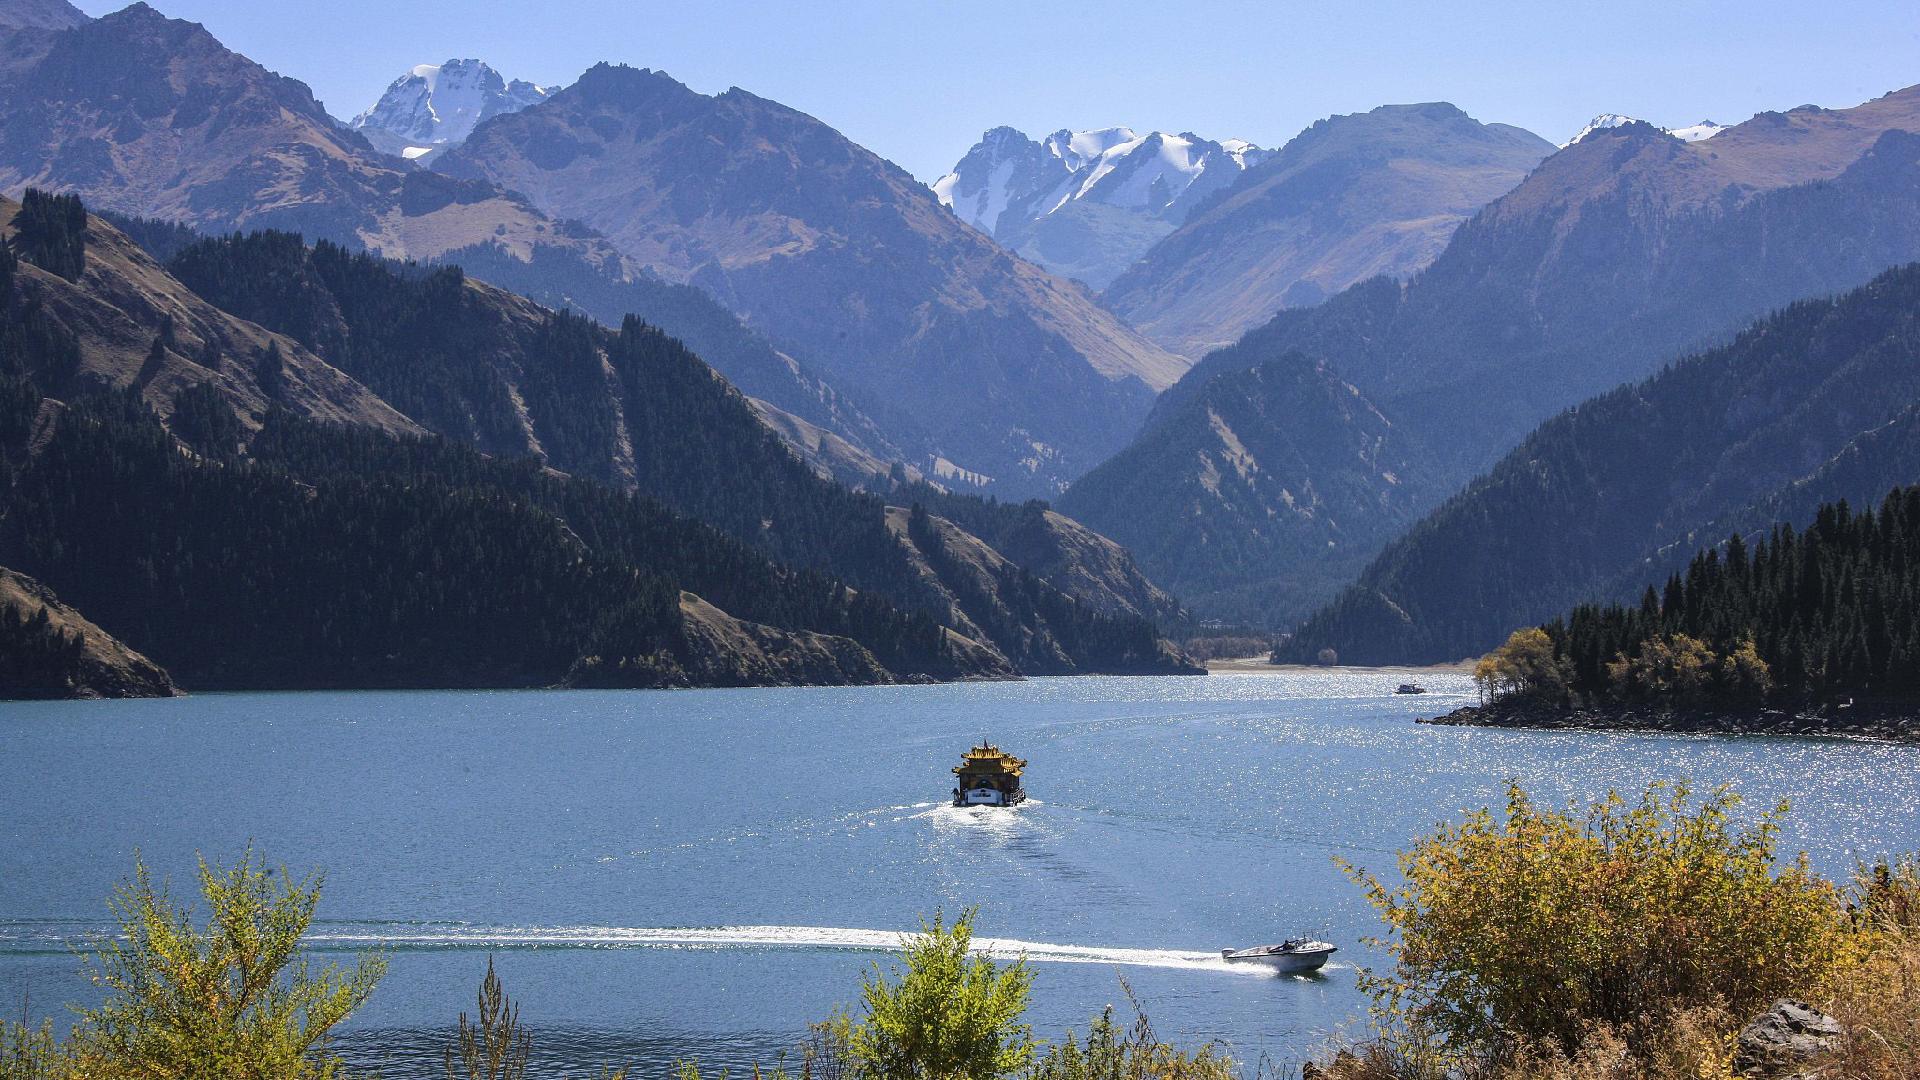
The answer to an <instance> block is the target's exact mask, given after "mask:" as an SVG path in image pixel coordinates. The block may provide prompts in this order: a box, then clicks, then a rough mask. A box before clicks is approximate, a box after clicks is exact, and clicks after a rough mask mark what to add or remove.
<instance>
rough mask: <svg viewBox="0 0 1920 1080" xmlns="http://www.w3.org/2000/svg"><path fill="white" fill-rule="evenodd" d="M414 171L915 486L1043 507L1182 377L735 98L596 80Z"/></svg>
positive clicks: (1109, 324)
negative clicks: (812, 381)
mask: <svg viewBox="0 0 1920 1080" xmlns="http://www.w3.org/2000/svg"><path fill="white" fill-rule="evenodd" d="M433 167H434V168H435V169H436V170H439V171H441V172H443V173H445V174H446V175H449V176H454V177H460V178H474V179H484V180H488V181H491V182H493V183H495V184H498V185H500V186H501V187H504V188H509V189H512V190H515V191H521V192H525V193H526V194H527V195H528V196H529V197H530V198H531V199H532V200H533V201H534V202H535V203H536V204H537V205H538V206H540V207H541V208H543V209H545V210H546V211H548V212H549V213H552V214H554V215H556V216H559V217H563V218H571V219H578V220H580V221H583V222H585V223H586V224H587V225H589V226H592V227H594V228H596V229H599V230H600V231H602V232H603V233H605V234H606V235H607V236H608V237H609V238H610V239H611V240H612V241H613V242H614V243H615V244H617V245H619V246H620V248H621V249H622V250H623V251H624V252H625V253H626V254H628V255H629V256H631V257H632V258H634V259H637V260H638V261H640V262H642V263H644V264H646V265H647V266H649V267H650V268H652V269H653V270H654V271H656V272H658V273H660V274H661V275H663V276H665V277H667V278H668V279H670V280H675V281H683V282H690V283H693V284H697V285H699V286H701V287H702V288H704V289H706V290H708V291H709V292H711V293H712V294H713V295H714V296H715V298H717V299H719V300H720V301H721V302H722V303H724V304H726V305H727V306H729V307H731V308H732V309H733V310H734V311H736V312H738V313H740V314H741V315H743V316H744V317H745V318H746V320H747V321H748V323H749V324H750V325H752V326H753V327H755V328H756V329H758V330H760V331H761V332H763V333H765V334H767V335H768V336H769V337H770V338H771V339H773V341H774V342H775V344H777V345H779V346H780V347H782V348H784V349H786V350H788V351H789V352H791V353H793V355H795V356H797V357H798V358H799V359H800V360H801V361H803V362H805V363H807V364H809V365H810V366H811V367H812V368H813V369H814V370H817V371H819V372H821V373H822V374H823V375H824V376H825V377H827V378H828V379H830V380H832V381H833V382H835V383H836V384H838V385H840V386H843V387H845V388H847V389H848V390H850V391H852V392H854V393H856V394H858V395H859V396H860V397H861V399H862V400H863V401H864V402H866V403H867V404H868V406H869V408H870V409H872V410H874V413H875V416H876V419H878V420H879V421H880V422H881V423H882V424H883V425H886V426H887V427H888V428H889V429H890V430H894V431H916V432H917V437H918V438H919V440H920V441H922V442H923V444H924V445H927V446H929V447H930V448H931V449H930V450H929V452H928V453H927V455H926V457H925V458H923V459H921V464H922V465H923V466H924V467H925V468H926V469H927V471H928V472H930V473H933V474H934V475H936V476H944V477H947V478H949V479H961V478H965V477H968V476H984V477H986V478H990V481H991V483H992V485H993V488H994V490H996V491H998V492H1007V493H1012V494H1027V493H1033V494H1045V493H1052V492H1054V491H1057V490H1058V488H1059V487H1061V486H1063V485H1064V484H1065V482H1066V481H1067V480H1068V479H1070V478H1072V477H1073V476H1075V475H1078V474H1079V473H1080V472H1081V471H1084V470H1085V469H1086V468H1088V467H1089V466H1091V465H1092V464H1093V463H1095V462H1097V461H1098V460H1100V459H1101V458H1102V457H1104V456H1106V455H1107V454H1108V453H1111V452H1112V451H1113V450H1115V449H1117V448H1118V447H1119V446H1120V444H1121V442H1122V441H1123V440H1124V438H1125V436H1126V433H1127V432H1128V431H1130V430H1131V429H1132V428H1133V426H1134V425H1135V424H1137V423H1138V422H1139V420H1140V418H1141V417H1142V416H1144V415H1145V413H1146V410H1147V408H1148V405H1149V403H1150V402H1151V399H1152V394H1153V391H1154V390H1156V389H1158V388H1160V387H1162V386H1165V385H1167V384H1168V383H1170V382H1171V381H1172V380H1173V379H1174V378H1176V377H1177V376H1178V375H1179V373H1180V372H1181V370H1183V368H1184V366H1185V365H1184V364H1183V362H1182V361H1180V360H1179V359H1178V358H1176V357H1174V356H1171V355H1169V354H1168V353H1166V352H1165V351H1164V350H1162V349H1160V348H1158V347H1156V346H1154V345H1153V344H1151V343H1150V342H1148V341H1146V340H1145V339H1143V338H1141V337H1140V336H1139V335H1137V334H1135V333H1134V332H1133V331H1132V330H1131V329H1129V328H1128V327H1127V326H1126V325H1125V324H1124V323H1122V322H1121V321H1120V320H1119V319H1117V318H1115V317H1114V316H1113V315H1111V314H1110V313H1108V312H1107V311H1105V310H1104V309H1102V308H1101V307H1100V306H1099V305H1098V304H1096V303H1095V302H1094V300H1093V298H1092V296H1091V295H1090V294H1088V293H1087V292H1086V291H1085V290H1083V289H1082V288H1081V287H1079V286H1077V285H1074V284H1072V283H1070V282H1067V281H1063V280H1061V279H1059V278H1056V277H1053V276H1052V275H1050V274H1048V273H1046V272H1045V271H1043V270H1041V269H1040V268H1038V267H1036V266H1033V265H1031V264H1028V263H1026V262H1023V261H1021V260H1018V259H1015V258H1013V257H1011V256H1009V255H1007V254H1006V253H1005V252H1004V251H1002V250H1001V249H999V248H998V247H997V246H996V245H995V244H994V243H993V242H992V241H991V240H989V239H988V238H986V237H985V236H982V235H981V234H980V233H979V232H977V231H975V230H974V229H972V228H969V227H968V226H966V225H965V224H963V223H962V222H960V221H959V220H958V219H956V218H955V217H954V216H953V215H952V214H951V213H950V212H948V211H947V210H946V209H945V208H944V207H942V206H941V205H940V204H939V202H938V201H937V200H936V199H935V198H934V195H933V193H932V192H931V191H929V190H928V189H927V188H926V187H925V186H924V185H922V184H920V183H918V182H917V181H915V180H914V179H913V178H912V177H911V176H909V175H908V174H907V173H906V172H905V171H903V170H901V169H899V168H898V167H896V166H894V165H892V164H890V163H888V162H886V161H884V160H882V159H881V158H879V157H878V156H876V155H874V154H873V153H871V152H869V151H867V150H865V149H863V148H861V147H859V146H857V145H855V144H854V143H852V142H850V141H849V140H847V139H846V138H845V137H844V136H842V135H841V134H840V133H839V132H837V131H835V130H833V129H832V128H830V127H828V126H827V125H825V124H823V123H821V122H820V121H818V120H815V119H814V118H812V117H810V116H807V115H805V114H803V113H800V112H797V111H795V110H793V109H790V108H787V107H786V106H783V105H780V104H778V103H776V102H772V101H768V100H766V99H764V98H759V97H755V96H754V95H752V94H749V93H747V92H746V91H744V90H738V89H735V90H729V91H727V92H726V93H724V94H720V95H718V96H714V97H709V96H706V95H703V94H699V93H696V92H694V91H692V90H690V89H688V88H687V87H685V86H683V85H681V84H680V83H678V82H675V81H674V80H673V79H671V78H669V77H667V76H666V75H664V74H660V73H658V72H653V71H645V70H636V69H632V68H626V67H614V66H610V65H604V64H603V65H600V66H597V67H595V68H593V69H592V70H590V71H588V72H587V73H586V74H585V75H583V76H581V78H580V81H579V82H577V83H575V84H574V85H573V86H571V87H568V88H566V89H564V90H561V91H558V92H556V93H554V94H553V95H552V96H550V97H549V98H547V99H546V100H545V101H543V102H541V103H540V104H538V105H536V106H533V107H532V108H528V109H524V110H522V111H520V112H517V113H513V114H510V115H506V116H498V117H495V118H493V119H492V120H489V121H487V122H485V123H483V124H481V125H480V127H479V128H478V129H476V130H475V131H474V133H473V135H472V136H471V137H470V138H469V139H468V140H467V142H466V143H465V144H464V145H462V146H460V147H458V148H456V149H454V150H451V151H449V152H448V153H447V154H446V155H445V156H443V157H440V158H438V159H436V161H435V162H434V166H433Z"/></svg>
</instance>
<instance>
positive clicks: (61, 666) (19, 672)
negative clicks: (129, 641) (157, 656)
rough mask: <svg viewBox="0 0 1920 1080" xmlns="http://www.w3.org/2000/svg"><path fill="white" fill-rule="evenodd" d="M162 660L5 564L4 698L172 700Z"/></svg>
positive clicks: (0, 582)
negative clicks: (129, 644) (142, 652)
mask: <svg viewBox="0 0 1920 1080" xmlns="http://www.w3.org/2000/svg"><path fill="white" fill-rule="evenodd" d="M178 692H179V691H178V690H176V689H175V688H174V685H173V680H172V679H171V678H169V677H168V675H167V673H166V672H165V671H163V670H161V669H160V667H159V665H157V664H155V663H154V662H153V661H151V660H148V659H147V658H146V657H144V656H141V655H140V654H139V653H137V652H134V651H133V650H132V649H129V648H127V647H126V646H125V645H123V644H121V643H120V642H119V641H117V640H115V639H114V637H113V635H111V634H109V633H107V632H106V631H105V630H102V629H100V628H99V627H98V626H95V625H94V624H93V623H92V622H91V621H89V620H88V619H87V617H86V616H84V615H82V614H80V613H79V612H77V611H75V610H74V609H73V608H71V607H68V606H67V605H66V604H64V603H61V601H60V598H59V597H57V596H55V595H54V594H53V590H52V589H49V588H47V587H46V586H45V585H42V584H40V583H39V582H38V581H35V580H34V579H32V578H30V577H28V576H27V575H25V574H19V573H15V572H14V571H12V570H8V569H6V568H5V567H0V698H13V699H18V698H96V697H108V698H122V697H172V696H173V695H174V694H176V693H178Z"/></svg>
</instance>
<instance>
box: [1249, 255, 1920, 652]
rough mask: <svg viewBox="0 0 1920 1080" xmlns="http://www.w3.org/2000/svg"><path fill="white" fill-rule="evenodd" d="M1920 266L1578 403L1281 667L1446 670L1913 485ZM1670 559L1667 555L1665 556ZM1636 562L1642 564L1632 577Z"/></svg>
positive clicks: (1765, 323)
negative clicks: (1798, 520)
mask: <svg viewBox="0 0 1920 1080" xmlns="http://www.w3.org/2000/svg"><path fill="white" fill-rule="evenodd" d="M1916 356H1920V265H1915V266H1907V267H1902V268H1899V269H1896V270H1893V271H1889V272H1887V273H1885V274H1883V275H1881V276H1880V277H1878V278H1876V279H1875V280H1874V281H1873V282H1871V283H1870V284H1868V285H1866V286H1864V287H1861V288H1859V289H1855V290H1853V291H1851V292H1849V293H1846V294H1844V295H1842V296H1839V297H1836V298H1833V299H1823V300H1809V301H1803V302H1801V303H1798V304H1794V305H1792V306H1790V307H1788V308H1786V309H1784V310H1782V311H1780V312H1779V313H1777V314H1775V315H1772V316H1769V317H1768V318H1766V319H1764V320H1762V321H1760V322H1759V323H1757V324H1755V325H1754V326H1753V327H1752V328H1750V329H1748V330H1747V331H1745V332H1744V333H1742V334H1741V335H1739V336H1738V337H1737V338H1736V339H1735V340H1734V341H1733V342H1732V343H1730V344H1728V345H1726V346H1723V347H1721V348H1718V349H1714V350H1711V351H1708V352H1705V353H1701V354H1699V355H1696V356H1693V357H1689V358H1687V359H1685V360H1682V361H1680V362H1678V363H1676V364H1674V365H1673V366H1672V367H1670V368H1669V369H1667V370H1665V371H1663V372H1661V373H1660V374H1658V375H1656V376H1654V377H1652V378H1650V379H1647V380H1645V381H1644V382H1640V383H1636V384H1632V385H1629V386H1624V387H1621V388H1620V389H1617V390H1614V391H1612V392H1610V393H1607V394H1603V395H1601V396H1600V397H1597V398H1594V399H1592V400H1590V401H1587V402H1584V403H1582V404H1581V405H1579V406H1577V407H1576V408H1573V409H1571V410H1568V411H1567V412H1565V413H1563V414H1562V415H1560V416H1558V417H1555V418H1554V419H1553V420H1551V421H1549V422H1548V423H1546V424H1543V425H1541V427H1540V428H1539V429H1538V430H1536V431H1535V432H1534V433H1533V434H1531V435H1530V436H1528V437H1527V439H1526V440H1525V441H1524V442H1522V443H1521V445H1520V446H1519V447H1518V448H1517V449H1516V450H1514V451H1513V452H1512V453H1510V454H1508V455H1507V456H1506V457H1505V458H1504V459H1502V460H1501V461H1500V462H1499V464H1497V465H1496V466H1494V468H1493V469H1492V470H1491V471H1490V472H1488V473H1487V474H1486V475H1485V476H1484V477H1482V478H1480V479H1478V480H1476V481H1474V482H1473V483H1472V484H1471V485H1469V486H1468V487H1467V488H1466V489H1465V490H1464V491H1462V492H1461V493H1459V494H1458V495H1455V496H1454V497H1453V498H1451V499H1449V500H1448V501H1447V502H1446V503H1445V504H1444V505H1442V506H1441V507H1440V508H1439V509H1438V510H1436V511H1434V513H1433V514H1431V515H1430V516H1428V517H1427V518H1426V519H1425V520H1423V521H1421V522H1420V523H1419V524H1418V525H1416V526H1414V527H1413V528H1412V529H1411V530H1409V531H1408V532H1407V534H1406V535H1405V536H1403V537H1401V538H1400V539H1398V540H1396V541H1394V542H1393V543H1391V544H1390V545H1388V546H1387V548H1386V549H1385V550H1384V551H1383V552H1382V553H1381V554H1380V556H1379V557H1378V558H1377V559H1375V560H1374V561H1373V562H1372V563H1371V564H1370V565H1369V566H1368V567H1367V568H1366V570H1365V571H1364V572H1363V573H1362V574H1361V575H1360V577H1359V580H1358V582H1357V583H1356V584H1354V585H1353V586H1351V587H1350V588H1348V589H1347V590H1345V591H1344V592H1343V593H1342V594H1341V595H1340V596H1339V597H1338V598H1337V599H1336V600H1335V601H1334V602H1333V603H1332V604H1330V605H1329V606H1327V607H1326V608H1324V609H1322V610H1321V611H1319V612H1318V613H1316V614H1315V615H1314V616H1313V617H1312V618H1310V619H1308V620H1307V621H1306V622H1305V624H1303V625H1302V626H1301V627H1300V629H1299V630H1298V632H1297V633H1296V634H1295V635H1294V636H1293V638H1292V640H1291V641H1290V642H1289V643H1288V644H1287V645H1286V646H1285V647H1284V648H1283V649H1282V650H1281V655H1283V656H1286V657H1291V658H1296V659H1297V658H1309V659H1310V658H1312V657H1313V656H1314V655H1315V654H1317V653H1318V651H1319V650H1320V649H1322V648H1332V649H1335V650H1336V651H1337V652H1338V653H1339V654H1340V658H1341V659H1342V660H1343V661H1346V662H1352V663H1408V662H1428V661H1438V660H1452V659H1458V658H1460V657H1462V656H1467V655H1471V654H1475V653H1478V652H1482V651H1484V650H1486V649H1488V648H1490V647H1491V646H1493V645H1496V644H1498V643H1499V641H1500V640H1501V639H1502V638H1503V637H1505V636H1506V634H1507V633H1508V632H1509V631H1511V630H1513V629H1514V628H1515V627H1518V626H1522V625H1526V624H1529V623H1536V622H1540V621H1542V620H1545V619H1547V618H1550V617H1551V616H1552V615H1554V614H1555V613H1556V612H1561V611H1565V610H1566V609H1568V608H1569V607H1571V606H1572V605H1574V604H1576V603H1579V602H1582V601H1586V600H1598V599H1607V598H1609V597H1610V596H1614V597H1617V596H1620V595H1621V593H1622V592H1623V591H1626V592H1628V593H1629V595H1631V594H1632V593H1637V591H1638V588H1639V585H1640V584H1641V583H1644V581H1645V580H1646V576H1647V574H1648V573H1649V570H1650V569H1651V570H1652V571H1654V572H1655V576H1658V573H1660V572H1663V571H1664V567H1665V566H1666V565H1667V564H1666V563H1663V562H1662V561H1661V560H1662V558H1663V557H1662V556H1661V554H1660V553H1661V552H1662V551H1664V550H1670V549H1672V548H1674V547H1675V546H1676V545H1677V546H1680V547H1684V548H1688V549H1691V548H1692V547H1694V546H1696V545H1697V544H1699V543H1701V542H1710V540H1711V539H1712V533H1709V532H1706V531H1705V530H1708V529H1718V528H1721V527H1723V526H1725V525H1727V524H1729V523H1731V524H1734V525H1735V526H1743V527H1747V528H1751V529H1756V530H1764V529H1766V528H1768V527H1770V526H1771V525H1772V524H1773V523H1774V521H1776V520H1779V518H1778V517H1776V516H1775V515H1781V514H1784V515H1792V514H1793V513H1794V512H1796V510H1798V509H1799V508H1804V507H1807V506H1808V505H1809V504H1810V503H1816V504H1817V503H1819V502H1824V501H1831V500H1835V499H1838V498H1855V499H1860V498H1862V497H1863V495H1862V490H1863V489H1867V490H1866V494H1865V495H1864V498H1867V499H1871V498H1872V497H1873V494H1872V492H1873V490H1882V491H1883V490H1884V485H1885V483H1886V481H1887V480H1888V479H1889V478H1890V477H1901V476H1904V477H1907V478H1909V479H1911V478H1913V477H1916V476H1920V439H1916V438H1914V437H1913V434H1912V430H1911V429H1912V426H1913V423H1914V408H1915V405H1916V403H1920V364H1916V363H1915V357H1916ZM1682 557H1684V556H1682ZM1649 560H1651V561H1649Z"/></svg>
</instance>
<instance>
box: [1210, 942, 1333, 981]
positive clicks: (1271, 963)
mask: <svg viewBox="0 0 1920 1080" xmlns="http://www.w3.org/2000/svg"><path fill="white" fill-rule="evenodd" d="M1338 951H1339V949H1338V947H1337V946H1334V945H1331V944H1329V943H1327V942H1324V941H1314V940H1313V939H1311V938H1288V939H1287V940H1285V941H1283V942H1281V943H1280V944H1278V945H1257V946H1255V947H1253V948H1251V949H1221V950H1220V959H1222V960H1225V961H1226V962H1227V963H1229V964H1260V965H1263V966H1266V967H1270V968H1272V969H1273V970H1275V971H1277V972H1279V973H1281V974H1283V975H1304V974H1306V973H1307V972H1309V971H1319V970H1320V969H1321V968H1322V967H1323V966H1325V965H1326V962H1327V958H1328V957H1329V956H1332V955H1333V954H1334V953H1336V952H1338Z"/></svg>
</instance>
